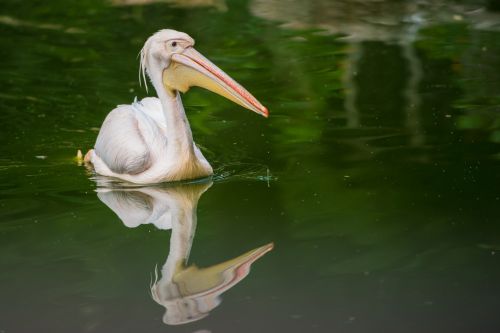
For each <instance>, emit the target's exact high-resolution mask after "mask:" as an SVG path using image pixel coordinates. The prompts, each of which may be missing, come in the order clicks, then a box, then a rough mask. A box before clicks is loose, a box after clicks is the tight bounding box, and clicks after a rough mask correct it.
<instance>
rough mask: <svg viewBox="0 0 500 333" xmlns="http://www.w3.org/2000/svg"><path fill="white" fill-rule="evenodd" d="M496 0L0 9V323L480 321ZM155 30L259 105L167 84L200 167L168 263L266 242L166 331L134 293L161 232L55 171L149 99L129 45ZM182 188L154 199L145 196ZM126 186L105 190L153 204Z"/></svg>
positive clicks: (332, 326) (471, 328)
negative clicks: (222, 286) (180, 240)
mask: <svg viewBox="0 0 500 333" xmlns="http://www.w3.org/2000/svg"><path fill="white" fill-rule="evenodd" d="M117 2H119V1H117ZM144 2H146V1H144ZM480 8H482V9H480ZM498 10H499V6H498V5H496V3H495V2H494V1H489V2H488V1H484V2H483V1H475V2H474V1H456V2H435V4H433V5H432V6H430V5H427V6H416V5H414V4H412V3H410V2H409V1H408V2H404V1H396V2H389V1H386V2H380V1H376V2H373V3H372V2H370V1H364V2H359V3H358V2H352V1H351V2H349V1H338V0H337V1H320V0H315V1H310V2H301V1H298V0H297V1H292V0H287V1H282V2H280V1H264V0H250V1H245V0H242V1H231V2H229V1H228V2H224V0H214V1H210V0H207V1H196V2H195V1H170V2H169V3H153V4H143V5H138V4H135V5H129V6H114V5H112V4H111V3H109V2H104V1H98V0H89V1H74V2H66V1H49V2H46V1H34V0H31V1H14V0H5V1H3V2H2V4H1V5H0V43H1V44H0V45H1V46H2V47H1V49H0V55H1V60H2V61H1V62H0V84H1V85H0V86H1V90H0V119H1V123H0V138H1V145H0V267H1V270H0V332H2V333H3V332H5V333H7V332H8V333H10V332H21V333H26V332H198V333H202V332H204V333H205V332H214V333H215V332H499V331H500V317H499V316H498V309H499V308H500V217H499V213H500V190H499V189H500V172H499V171H500V12H499V11H498ZM167 27H170V28H175V29H177V30H181V31H185V32H187V33H189V34H190V35H191V36H192V37H194V38H195V40H196V42H197V49H198V50H199V51H200V52H202V53H203V54H204V55H205V56H207V57H208V58H209V59H211V60H212V61H213V62H214V63H216V64H217V65H219V66H220V67H221V68H222V69H224V70H225V71H226V72H227V73H228V74H230V75H231V76H232V77H234V78H235V79H236V80H237V81H239V82H240V83H242V84H243V85H244V86H245V87H246V88H248V90H249V91H251V92H252V93H253V94H254V95H255V96H256V97H258V99H259V100H260V101H262V103H263V104H264V105H266V106H267V107H268V108H269V110H270V114H271V116H270V118H269V119H264V118H262V117H260V116H258V115H256V114H253V113H251V112H248V111H246V110H243V109H242V108H240V107H238V106H236V105H234V104H232V103H231V102H229V101H226V100H223V99H222V98H221V97H219V96H217V95H214V94H212V93H210V92H207V91H203V90H200V89H193V90H191V91H190V92H189V93H188V94H186V95H185V96H184V104H185V107H186V110H187V113H188V117H189V120H190V122H191V126H192V129H193V133H194V137H195V140H196V141H197V143H199V144H200V145H201V146H202V147H204V148H205V150H204V151H205V156H207V158H208V159H209V161H211V163H212V165H213V166H214V168H215V169H216V170H217V175H216V177H215V179H214V183H213V184H212V186H211V187H210V188H209V189H207V190H206V192H205V193H204V194H203V195H202V197H201V199H200V200H199V202H198V208H197V225H196V229H195V236H194V240H193V241H192V248H191V252H190V254H189V261H188V264H187V265H188V266H189V265H191V264H196V265H197V266H198V267H200V268H203V267H209V266H212V265H214V264H218V263H220V262H223V261H226V260H228V259H231V258H235V257H237V256H239V255H241V254H243V253H245V252H246V251H249V250H252V249H255V248H257V247H259V246H262V245H265V244H268V243H270V242H274V249H273V250H272V251H270V252H269V253H267V254H265V255H264V256H263V257H262V258H260V259H258V261H256V262H255V263H254V264H253V265H252V270H251V272H250V274H249V275H248V276H247V277H245V278H244V279H242V280H241V281H240V282H239V283H237V284H235V285H234V286H232V288H230V290H227V291H226V292H225V293H224V294H223V295H222V298H221V299H222V302H221V303H220V304H219V305H218V306H216V307H215V308H213V310H212V311H211V312H210V314H209V315H208V316H207V317H205V318H202V319H200V320H196V321H194V322H191V323H188V324H184V325H178V326H169V325H166V324H165V323H164V322H163V321H164V315H165V307H164V306H161V305H160V304H157V303H156V302H155V301H154V300H153V299H152V297H151V292H150V286H151V284H152V280H154V275H155V273H154V272H155V266H157V267H158V270H159V269H160V268H161V267H162V266H163V264H164V263H165V261H166V260H167V257H168V256H169V248H171V245H172V244H170V239H171V237H172V239H173V238H174V236H173V234H172V232H171V231H169V230H162V229H160V228H158V227H157V226H158V225H157V226H154V225H152V224H151V223H149V224H148V220H147V219H146V218H144V219H143V220H141V217H140V216H139V217H136V218H135V220H134V221H135V222H133V223H132V222H130V221H129V222H130V223H129V225H127V226H128V227H127V226H126V225H125V224H126V223H125V224H124V222H122V220H127V219H128V218H131V219H132V217H131V215H127V214H125V215H122V216H120V217H121V218H119V217H118V216H117V215H115V213H114V212H113V210H111V209H110V208H109V207H108V205H106V204H104V203H103V201H102V197H101V199H100V198H99V197H98V193H97V192H96V190H98V189H99V191H105V190H106V189H107V188H106V186H104V188H103V186H101V185H99V184H98V183H97V181H102V179H97V180H96V179H95V177H93V175H92V174H90V173H88V172H87V171H86V170H85V169H84V168H83V167H81V166H78V165H77V164H76V163H75V161H73V157H74V155H75V153H76V151H77V149H88V148H90V147H92V145H93V143H94V142H95V138H96V136H97V131H98V128H99V126H100V124H101V123H102V121H103V119H104V117H105V116H106V114H107V113H108V112H109V111H110V110H111V109H112V108H113V107H114V106H115V105H117V104H123V103H130V102H132V100H133V99H134V97H135V96H138V97H139V98H142V97H144V96H146V92H145V90H144V89H143V88H140V87H139V85H138V77H137V71H138V60H137V57H136V56H137V53H138V51H139V50H140V48H141V47H142V44H143V43H144V41H145V39H146V38H147V37H148V36H149V35H151V34H152V33H153V32H155V31H157V30H159V29H161V28H167ZM152 93H153V92H151V91H150V94H152ZM208 185H209V184H205V185H203V184H202V185H196V186H208ZM192 186H193V185H191V187H190V186H183V187H179V186H174V187H172V186H170V187H166V188H165V187H161V188H154V189H153V190H152V191H153V192H154V191H157V192H154V193H157V194H158V198H159V199H158V200H157V201H158V202H156V203H157V204H159V205H161V204H162V203H164V202H167V201H168V200H170V199H171V198H172V197H173V196H175V195H177V194H175V193H178V192H181V193H184V192H186V191H188V192H189V191H191V190H192ZM196 186H195V188H197V187H196ZM186 189H187V190H186ZM149 190H151V189H149ZM144 191H148V189H141V188H139V189H135V192H130V191H129V192H127V191H124V194H123V193H122V194H123V196H125V197H126V196H127V195H130V196H131V198H132V199H133V198H135V199H133V200H132V199H131V201H130V202H132V203H133V202H143V204H139V205H138V207H140V209H143V210H145V211H148V209H149V210H151V209H154V207H155V206H154V205H155V203H153V202H151V201H148V200H149V199H150V197H148V194H145V193H144ZM111 193H113V192H111ZM116 193H117V192H115V194H116ZM99 195H101V192H100V193H99ZM118 195H120V194H118ZM134 195H135V196H136V197H134ZM148 198H149V199H148ZM136 199H137V201H134V200H136ZM141 200H143V201H141ZM194 201H196V200H194ZM192 202H193V201H191V203H192ZM176 205H177V203H176V201H175V200H174V201H173V203H170V204H167V208H168V209H174V208H176V207H177V206H176ZM134 207H136V206H134V205H133V204H132V206H131V207H128V208H129V213H130V214H133V213H138V212H140V209H138V210H137V209H136V210H134V209H133V208H134ZM191 212H192V211H191ZM195 214H196V213H195ZM174 215H175V214H174ZM141 216H142V215H141ZM174 220H175V219H174V218H172V221H171V222H172V223H173V224H175V223H180V222H182V221H180V222H179V221H177V220H175V221H174ZM176 221H177V222H176ZM149 222H151V221H149ZM163 222H165V223H166V224H168V221H167V219H166V220H164V221H163ZM134 223H135V224H134ZM140 223H144V225H139V224H140ZM181 224H182V223H181ZM132 226H133V228H132ZM160 227H161V225H160ZM167 227H168V226H165V225H163V229H167ZM174 228H175V227H174ZM205 280H206V279H205ZM205 280H204V281H205ZM153 282H154V281H153ZM202 301H203V300H202ZM205 301H206V300H205ZM212 301H213V302H215V301H214V300H212ZM215 303H216V302H215ZM215 303H213V304H212V305H210V304H208V303H207V304H208V305H207V304H205V305H206V307H207V308H209V309H211V307H213V306H214V305H216V304H215ZM207 311H208V310H207ZM167 312H168V311H167Z"/></svg>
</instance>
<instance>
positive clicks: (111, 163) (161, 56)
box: [85, 30, 268, 184]
mask: <svg viewBox="0 0 500 333" xmlns="http://www.w3.org/2000/svg"><path fill="white" fill-rule="evenodd" d="M193 45H194V41H193V39H192V38H191V37H189V36H188V35H187V34H185V33H182V32H178V31H175V30H161V31H159V32H157V33H156V34H154V35H153V36H151V37H150V38H149V39H148V40H147V42H146V44H145V45H144V48H143V49H142V51H141V69H142V75H143V78H144V76H145V75H144V72H147V74H148V76H149V77H150V79H151V82H152V83H153V86H154V88H155V90H156V92H157V94H158V98H152V97H148V98H144V99H143V100H141V101H139V102H137V101H136V102H134V103H132V104H131V105H119V106H118V107H116V108H115V109H114V110H113V111H111V112H110V113H109V114H108V116H107V117H106V119H105V121H104V123H103V124H102V127H101V129H100V131H99V135H98V137H97V141H96V144H95V146H94V149H91V150H90V151H89V152H88V153H87V155H86V156H85V161H86V162H89V163H91V164H92V165H93V167H94V170H95V171H96V173H98V174H101V175H104V176H111V177H117V178H121V179H123V180H126V181H129V182H134V183H140V184H150V183H158V182H163V181H177V180H182V179H194V178H202V177H207V176H210V175H212V173H213V169H212V167H211V166H210V164H209V163H208V161H207V160H206V159H205V157H204V156H203V154H202V153H201V151H200V150H199V149H198V147H197V146H196V144H195V143H194V141H193V136H192V133H191V128H190V127H189V122H188V120H187V117H186V113H185V111H184V107H183V105H182V101H181V97H180V93H179V92H186V91H187V90H188V89H189V88H190V87H191V86H200V87H204V88H206V89H209V90H212V91H214V92H216V93H218V94H220V95H222V96H224V97H226V98H228V99H230V100H232V101H234V102H236V103H238V104H240V105H242V106H243V107H245V108H248V109H250V110H252V111H255V112H257V113H259V114H262V115H264V116H266V117H267V114H268V113H267V109H266V108H265V107H264V106H263V105H262V104H260V103H259V102H258V101H257V100H256V99H255V98H254V97H253V96H252V95H251V94H250V93H249V92H248V91H246V90H245V89H244V88H243V87H241V86H240V85H239V84H238V83H236V82H235V81H234V80H232V79H231V78H230V77H229V76H227V74H225V73H224V72H223V71H222V70H220V69H219V68H218V67H217V66H215V65H214V64H213V63H211V62H210V61H209V60H208V59H206V58H205V57H203V56H202V55H201V54H200V53H198V52H197V51H196V50H194V48H193Z"/></svg>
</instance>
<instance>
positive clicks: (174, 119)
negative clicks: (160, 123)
mask: <svg viewBox="0 0 500 333" xmlns="http://www.w3.org/2000/svg"><path fill="white" fill-rule="evenodd" d="M155 88H156V92H157V94H158V98H159V99H160V101H161V105H162V109H163V115H164V117H165V121H166V124H167V133H166V135H167V142H168V145H169V149H168V151H169V154H172V156H179V154H186V153H188V154H189V155H191V156H192V155H194V146H193V134H192V132H191V127H189V122H188V120H187V117H186V112H185V111H184V106H183V105H182V100H181V96H180V94H179V92H178V91H175V92H172V93H169V92H167V91H166V90H165V88H164V87H163V85H162V84H160V86H159V87H157V85H156V84H155Z"/></svg>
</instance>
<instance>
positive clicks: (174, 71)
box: [163, 46, 269, 117]
mask: <svg viewBox="0 0 500 333" xmlns="http://www.w3.org/2000/svg"><path fill="white" fill-rule="evenodd" d="M163 84H164V85H165V86H166V87H167V88H169V87H170V88H174V89H175V90H179V91H182V92H186V91H187V90H188V89H189V88H190V87H192V86H198V87H202V88H205V89H208V90H210V91H213V92H214V93H216V94H219V95H221V96H224V97H226V98H227V99H229V100H231V101H233V102H235V103H236V104H239V105H241V106H243V107H244V108H247V109H249V110H252V111H254V112H257V113H258V114H260V115H263V116H264V117H268V115H269V112H268V111H267V108H266V107H265V106H264V105H262V104H260V102H259V101H258V100H257V99H256V98H255V97H253V96H252V94H250V93H249V92H248V91H247V90H246V89H245V88H243V87H242V86H241V85H240V84H239V83H238V82H236V81H234V80H233V79H231V78H230V77H229V75H227V74H226V73H224V71H223V70H222V69H220V68H219V67H217V66H216V65H214V64H213V63H212V62H211V61H210V60H208V59H207V58H205V57H204V56H202V55H201V54H200V53H199V52H198V51H196V50H195V49H194V48H193V47H191V46H190V47H188V48H186V49H185V50H184V52H182V53H176V54H174V55H172V61H171V63H170V66H169V67H168V68H167V69H165V70H164V71H163Z"/></svg>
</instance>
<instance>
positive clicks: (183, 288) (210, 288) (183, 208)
mask: <svg viewBox="0 0 500 333" xmlns="http://www.w3.org/2000/svg"><path fill="white" fill-rule="evenodd" d="M98 185H99V179H98ZM211 185H212V183H198V184H182V185H177V186H170V187H165V188H162V187H137V188H121V189H120V188H103V187H98V189H97V196H98V197H99V199H100V200H101V201H102V202H103V203H104V204H106V205H107V206H108V207H109V208H111V209H112V210H113V211H114V212H115V213H116V215H117V216H118V217H119V218H120V219H121V220H122V222H123V224H125V225H126V226H127V227H129V228H135V227H137V226H139V225H141V224H149V223H151V224H154V225H155V226H156V227H157V228H158V229H161V230H168V229H171V230H172V233H171V235H170V250H169V253H168V257H167V260H166V261H165V264H164V265H163V266H162V268H161V278H160V279H158V278H157V277H156V276H155V281H154V282H153V284H152V286H151V296H152V298H153V299H154V301H155V302H157V303H158V304H160V305H162V306H164V307H165V315H164V316H163V322H164V323H165V324H168V325H179V324H184V323H188V322H192V321H196V320H199V319H202V318H204V317H206V316H208V314H209V313H210V311H212V310H213V309H214V308H216V307H217V306H218V305H219V304H220V302H221V294H222V293H224V292H225V291H227V290H229V289H231V288H232V287H234V286H235V285H236V284H238V283H239V282H240V281H241V280H243V279H244V278H245V277H246V276H247V275H248V274H249V273H250V269H251V265H252V264H253V263H254V262H255V261H257V260H258V259H259V258H261V257H262V256H264V255H265V254H266V253H267V252H269V251H271V250H272V249H273V243H269V244H266V245H263V246H260V247H258V248H255V249H253V250H251V251H248V252H246V253H243V254H241V255H240V256H238V257H236V258H232V259H229V260H226V261H224V262H220V263H218V264H215V265H212V266H210V267H200V268H199V267H197V266H196V265H194V264H191V265H189V266H188V265H187V263H188V258H189V254H190V251H191V246H192V243H193V239H194V235H195V231H196V222H197V216H196V207H197V204H198V200H199V199H200V197H201V195H202V194H203V193H204V192H205V191H206V190H207V189H208V188H209V187H210V186H211Z"/></svg>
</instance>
